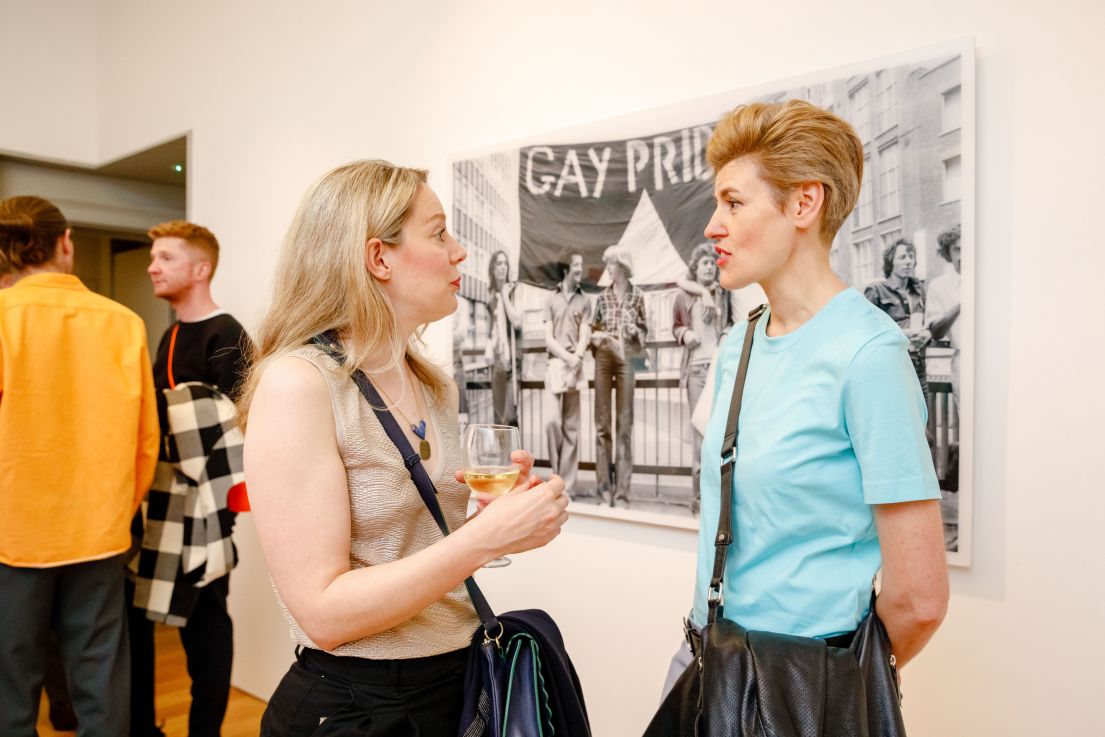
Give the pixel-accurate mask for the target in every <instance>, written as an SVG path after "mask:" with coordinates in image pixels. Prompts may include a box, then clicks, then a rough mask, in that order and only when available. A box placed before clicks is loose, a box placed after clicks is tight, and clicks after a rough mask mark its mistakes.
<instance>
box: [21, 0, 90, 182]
mask: <svg viewBox="0 0 1105 737" xmlns="http://www.w3.org/2000/svg"><path fill="white" fill-rule="evenodd" d="M96 18H97V14H96V0H35V1H34V2H25V1H24V0H0V69H2V70H4V83H3V87H2V90H3V91H2V92H0V152H8V153H20V154H24V155H31V156H38V157H42V158H49V159H54V160H57V161H68V162H72V163H89V162H91V161H92V160H93V159H94V158H95V151H96V97H97V95H96V92H97V90H96V80H97V75H96V41H97V23H96Z"/></svg>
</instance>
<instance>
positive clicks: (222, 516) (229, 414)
mask: <svg viewBox="0 0 1105 737" xmlns="http://www.w3.org/2000/svg"><path fill="white" fill-rule="evenodd" d="M164 392H165V398H166V400H167V402H168V423H169V429H168V433H166V437H165V442H166V444H167V446H166V447H167V450H168V453H167V456H168V458H169V459H170V461H164V460H162V461H161V462H159V463H158V465H157V472H156V473H155V475H154V480H153V485H152V486H151V487H150V493H149V496H148V497H147V501H146V505H145V534H144V535H143V538H142V546H141V549H140V550H139V553H138V556H137V558H136V559H134V560H133V561H132V562H131V568H132V571H133V572H134V574H135V594H134V605H135V607H137V608H139V609H144V610H146V616H147V617H148V618H149V619H152V620H154V621H155V622H164V623H166V624H171V625H175V626H178V627H179V626H182V625H184V624H186V623H187V621H188V617H189V615H190V614H191V613H192V609H193V607H194V606H195V602H196V597H197V596H198V593H199V591H198V589H199V588H201V587H203V586H206V585H207V584H209V583H210V582H212V581H214V580H215V579H217V578H221V577H222V576H224V575H226V574H227V573H229V572H230V570H231V569H232V568H234V565H235V564H236V563H237V562H238V560H237V553H236V551H235V549H234V544H233V542H232V541H231V538H230V533H231V530H232V529H233V527H234V517H235V515H234V513H233V512H231V511H229V510H228V509H227V507H226V497H227V492H228V491H230V489H231V487H233V486H234V485H235V484H238V483H240V482H241V481H243V480H244V478H245V475H244V473H243V470H242V447H243V442H244V439H243V437H242V432H241V430H239V429H238V426H237V422H236V417H237V414H236V412H235V408H234V402H233V401H232V400H231V399H230V398H229V397H227V396H226V395H225V394H223V393H221V392H220V391H219V390H218V389H216V388H215V387H213V386H210V385H208V384H202V383H199V382H186V383H182V384H177V385H176V387H175V388H173V389H166V390H164Z"/></svg>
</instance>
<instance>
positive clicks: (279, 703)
mask: <svg viewBox="0 0 1105 737" xmlns="http://www.w3.org/2000/svg"><path fill="white" fill-rule="evenodd" d="M296 661H297V662H295V663H293V664H292V667H291V669H290V670H289V671H288V673H287V674H286V675H285V676H284V678H283V680H281V681H280V685H279V686H277V687H276V692H275V693H274V694H273V695H272V699H271V700H269V705H268V708H267V709H266V710H265V715H264V717H262V719H261V737H306V736H307V735H311V736H312V737H354V736H355V737H456V734H457V728H458V726H459V724H460V712H461V704H462V703H463V698H464V671H465V667H466V665H467V662H468V649H467V648H465V649H462V650H456V651H454V652H451V653H445V654H443V655H433V656H430V657H427V658H413V659H410V660H368V659H366V658H349V657H339V656H336V655H330V654H329V653H324V652H321V651H319V650H309V649H304V650H300V651H299V652H298V653H297V655H296Z"/></svg>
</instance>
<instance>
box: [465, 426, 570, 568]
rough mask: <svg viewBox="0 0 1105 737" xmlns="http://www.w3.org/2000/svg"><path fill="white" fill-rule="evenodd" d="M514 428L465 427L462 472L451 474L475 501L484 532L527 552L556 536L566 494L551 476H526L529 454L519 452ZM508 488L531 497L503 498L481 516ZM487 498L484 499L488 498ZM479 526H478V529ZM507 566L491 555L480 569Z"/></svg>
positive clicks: (530, 466)
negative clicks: (548, 477)
mask: <svg viewBox="0 0 1105 737" xmlns="http://www.w3.org/2000/svg"><path fill="white" fill-rule="evenodd" d="M519 445H520V438H519V435H518V428H516V427H508V426H502V425H471V426H469V427H468V429H467V430H466V431H465V434H464V448H463V450H464V464H465V465H464V470H463V471H458V472H457V480H458V481H464V482H465V483H467V484H468V486H469V488H471V489H472V490H473V492H476V493H477V497H478V499H479V501H480V507H481V516H484V519H482V520H481V523H486V526H487V527H489V528H491V530H492V532H491V533H489V534H490V535H491V536H492V537H494V538H496V539H498V538H503V537H505V538H506V539H507V548H506V549H507V550H512V551H514V550H517V551H521V550H529V549H531V548H533V547H539V546H541V545H544V544H545V543H547V542H548V541H549V540H551V539H552V538H553V537H555V536H556V534H558V533H559V530H560V526H561V525H563V523H564V520H565V519H566V518H567V513H566V512H564V509H565V508H566V507H567V502H568V499H567V496H566V495H565V494H564V482H563V480H561V479H560V478H559V477H558V476H553V477H552V479H550V480H549V481H548V482H542V480H541V479H540V478H538V477H537V476H530V475H529V473H530V471H531V470H532V469H533V456H532V455H531V454H530V453H528V452H526V451H524V450H520V449H519V447H518V446H519ZM512 489H514V490H519V491H527V490H536V491H537V493H535V494H534V495H533V496H532V497H531V496H530V495H529V494H524V495H523V497H524V498H517V499H514V498H513V497H514V496H515V495H514V494H510V495H509V496H511V497H512V499H511V500H510V501H509V502H508V501H507V500H503V501H502V502H501V503H500V504H497V505H495V506H496V510H495V513H493V514H490V515H487V514H486V513H484V512H482V510H483V508H484V507H487V506H489V505H490V504H491V503H492V502H494V501H495V500H497V499H499V498H500V497H501V496H502V495H504V494H506V493H507V492H509V491H511V490H512ZM489 497H490V501H489ZM484 526H485V525H483V524H481V527H484ZM509 564H510V559H509V558H506V557H505V556H503V557H500V558H496V559H495V560H493V561H491V562H490V563H488V564H487V565H486V566H485V567H488V568H497V567H501V566H505V565H509Z"/></svg>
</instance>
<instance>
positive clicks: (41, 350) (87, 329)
mask: <svg viewBox="0 0 1105 737" xmlns="http://www.w3.org/2000/svg"><path fill="white" fill-rule="evenodd" d="M158 442H159V432H158V425H157V406H156V403H155V401H154V388H153V376H152V374H151V371H150V356H149V352H148V350H147V348H146V329H145V326H144V325H143V323H142V320H141V318H139V317H138V316H137V315H135V314H134V313H133V312H131V311H130V310H128V309H127V308H125V307H123V306H122V305H120V304H117V303H116V302H112V301H111V300H109V299H107V298H106V297H101V296H99V295H98V294H95V293H93V292H91V291H89V290H88V288H87V287H85V286H84V284H82V283H81V281H80V279H78V278H77V277H75V276H71V275H69V274H59V273H42V274H34V275H31V276H27V277H24V278H23V279H21V280H20V281H19V282H17V283H16V285H15V286H13V287H11V288H9V289H4V290H0V563H4V564H6V565H9V566H17V567H50V566H57V565H64V564H68V563H78V562H81V561H88V560H97V559H101V558H107V557H110V556H112V555H116V554H118V553H122V552H124V551H126V550H127V549H128V548H129V547H130V543H131V540H130V521H131V517H133V516H134V512H135V510H137V508H138V505H139V504H140V503H141V501H142V497H143V496H144V495H145V493H146V490H147V489H148V488H149V486H150V482H151V481H152V479H153V471H154V467H155V465H156V463H157V449H158Z"/></svg>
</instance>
